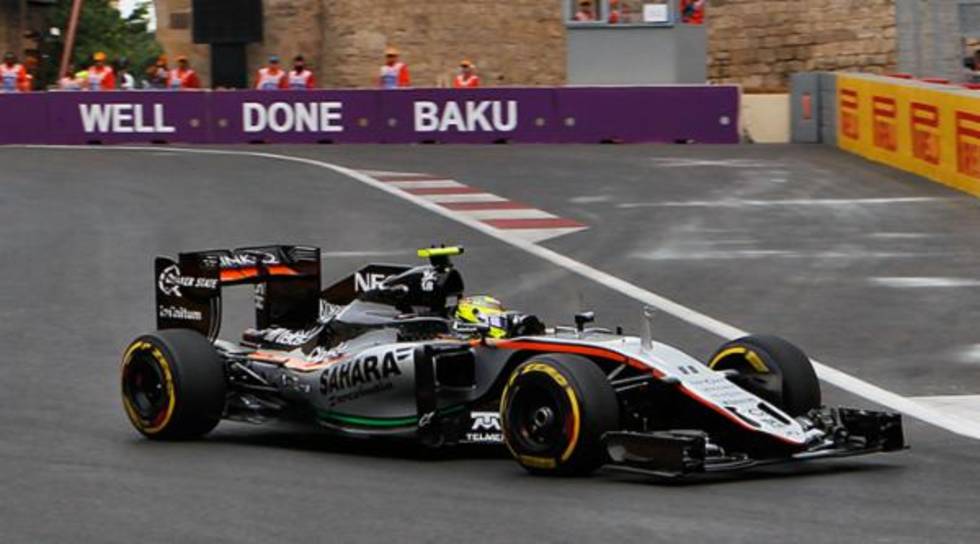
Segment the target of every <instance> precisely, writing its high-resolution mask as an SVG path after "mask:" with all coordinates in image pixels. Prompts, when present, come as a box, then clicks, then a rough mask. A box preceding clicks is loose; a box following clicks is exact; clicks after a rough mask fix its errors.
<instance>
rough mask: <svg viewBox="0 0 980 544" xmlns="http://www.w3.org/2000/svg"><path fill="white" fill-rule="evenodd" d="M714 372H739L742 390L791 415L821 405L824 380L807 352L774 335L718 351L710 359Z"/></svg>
mask: <svg viewBox="0 0 980 544" xmlns="http://www.w3.org/2000/svg"><path fill="white" fill-rule="evenodd" d="M708 366H709V367H710V368H711V369H713V370H735V371H736V372H738V376H736V377H734V378H731V380H732V381H733V382H735V383H736V385H738V386H739V387H742V388H743V389H745V390H746V391H748V392H749V393H752V394H754V395H756V396H757V397H759V398H762V399H764V400H766V401H768V402H770V403H772V404H774V405H775V406H776V407H778V408H779V409H780V410H783V411H784V412H786V413H787V414H789V415H791V416H794V417H796V416H801V415H805V414H806V413H807V412H809V411H810V410H812V409H814V408H818V407H820V405H821V395H820V381H819V380H818V379H817V374H816V372H815V371H814V370H813V363H811V362H810V358H809V357H807V356H806V354H805V353H803V350H801V349H800V348H798V347H796V346H795V345H793V344H791V343H790V342H788V341H786V340H783V339H782V338H779V337H778V336H770V335H763V334H758V335H751V336H746V337H743V338H739V339H737V340H732V341H731V342H728V343H726V344H724V345H723V346H721V347H720V348H718V351H716V352H715V354H714V355H712V357H711V359H709V360H708Z"/></svg>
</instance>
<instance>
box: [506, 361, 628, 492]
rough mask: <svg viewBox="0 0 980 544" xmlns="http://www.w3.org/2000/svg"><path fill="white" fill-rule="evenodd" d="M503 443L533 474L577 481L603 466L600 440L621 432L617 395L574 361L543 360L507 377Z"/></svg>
mask: <svg viewBox="0 0 980 544" xmlns="http://www.w3.org/2000/svg"><path fill="white" fill-rule="evenodd" d="M500 414H501V423H502V425H503V434H504V441H505V442H506V444H507V447H508V449H510V451H511V453H512V454H513V455H514V458H515V459H516V460H517V462H518V463H520V465H521V466H523V467H524V468H525V469H527V470H528V471H529V472H531V473H533V474H552V475H567V476H573V475H575V476H578V475H586V474H590V473H592V472H594V471H595V470H596V469H598V468H599V467H600V466H602V465H603V464H605V463H606V461H607V454H606V450H605V447H604V446H603V444H602V435H603V434H605V433H607V432H609V431H614V430H616V429H617V428H618V426H619V402H618V400H617V399H616V392H615V391H614V390H613V387H612V385H610V384H609V380H608V379H607V378H606V375H605V374H604V373H603V372H602V370H601V369H600V368H599V367H598V366H597V365H596V364H595V363H594V362H592V361H590V360H589V359H586V358H584V357H579V356H575V355H541V356H535V357H533V358H532V359H530V360H529V361H527V362H525V363H523V364H521V365H520V366H518V367H517V368H516V369H515V370H514V372H512V373H511V375H510V378H509V379H508V381H507V386H506V387H505V388H504V392H503V395H502V397H501V401H500Z"/></svg>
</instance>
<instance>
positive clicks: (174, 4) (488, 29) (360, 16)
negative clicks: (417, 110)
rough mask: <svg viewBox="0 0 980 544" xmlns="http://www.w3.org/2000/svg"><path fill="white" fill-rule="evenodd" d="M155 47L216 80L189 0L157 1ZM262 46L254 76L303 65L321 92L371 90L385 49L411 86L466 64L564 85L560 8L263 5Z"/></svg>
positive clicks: (325, 2)
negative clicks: (403, 65) (272, 59)
mask: <svg viewBox="0 0 980 544" xmlns="http://www.w3.org/2000/svg"><path fill="white" fill-rule="evenodd" d="M154 3H155V6H156V9H157V39H158V40H159V41H160V43H161V44H162V45H163V46H164V49H165V50H166V51H167V53H168V55H169V56H171V57H174V56H176V55H188V57H190V59H191V61H192V63H193V64H194V65H195V68H196V69H197V70H198V72H199V73H201V75H202V77H203V78H204V81H205V82H207V81H208V80H209V75H210V74H209V47H208V46H207V45H196V44H193V43H192V39H191V37H192V36H191V32H192V19H191V18H192V17H193V14H192V13H191V0H155V2H154ZM263 13H264V17H265V22H264V40H263V42H262V43H256V44H251V45H249V46H248V48H247V58H248V65H249V70H250V71H252V72H254V71H255V70H257V69H258V68H259V67H260V66H261V65H262V64H263V63H264V62H265V61H266V59H267V58H268V56H269V55H273V54H275V55H279V56H280V57H282V58H283V59H284V60H285V61H287V62H288V59H290V58H292V57H293V56H294V55H296V54H302V55H304V56H305V57H306V59H307V63H308V64H310V65H311V67H312V68H313V69H314V70H315V71H316V72H317V77H318V81H319V82H320V84H321V85H324V86H331V87H370V86H373V85H374V84H375V80H376V77H377V73H378V69H379V67H380V65H381V63H382V61H383V57H384V50H385V48H386V47H396V48H398V49H399V50H400V51H401V52H402V60H404V61H405V62H407V63H408V64H409V66H410V68H411V72H412V78H413V84H415V85H417V86H445V85H448V83H449V82H450V80H451V78H452V76H453V75H455V73H456V70H457V67H458V65H459V61H460V60H462V59H464V58H466V59H469V60H471V61H473V62H474V63H475V64H476V65H477V67H478V69H479V72H480V74H481V77H482V78H483V81H484V83H485V84H486V85H561V84H563V83H564V82H565V35H564V30H565V28H564V24H563V20H562V15H561V13H562V11H561V0H509V1H508V2H499V1H495V0H467V1H466V2H460V1H458V0H428V1H426V2H419V1H417V0H385V1H384V2H365V1H364V0H263Z"/></svg>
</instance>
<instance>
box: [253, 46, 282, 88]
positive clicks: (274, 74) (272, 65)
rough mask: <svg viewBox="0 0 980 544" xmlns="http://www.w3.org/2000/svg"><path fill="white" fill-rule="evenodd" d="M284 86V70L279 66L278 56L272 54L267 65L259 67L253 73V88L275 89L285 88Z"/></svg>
mask: <svg viewBox="0 0 980 544" xmlns="http://www.w3.org/2000/svg"><path fill="white" fill-rule="evenodd" d="M286 86H287V83H286V72H284V71H283V70H282V68H280V67H279V56H278V55H272V56H271V57H269V65H268V66H266V67H265V68H259V71H258V73H256V74H255V88H256V89H258V90H260V91H275V90H278V89H285V88H286Z"/></svg>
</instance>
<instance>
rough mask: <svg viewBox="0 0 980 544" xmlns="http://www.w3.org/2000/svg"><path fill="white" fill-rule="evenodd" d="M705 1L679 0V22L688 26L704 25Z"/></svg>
mask: <svg viewBox="0 0 980 544" xmlns="http://www.w3.org/2000/svg"><path fill="white" fill-rule="evenodd" d="M705 4H707V0H681V22H682V23H687V24H689V25H700V24H703V23H704V5H705Z"/></svg>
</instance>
